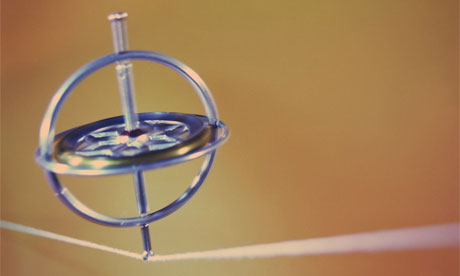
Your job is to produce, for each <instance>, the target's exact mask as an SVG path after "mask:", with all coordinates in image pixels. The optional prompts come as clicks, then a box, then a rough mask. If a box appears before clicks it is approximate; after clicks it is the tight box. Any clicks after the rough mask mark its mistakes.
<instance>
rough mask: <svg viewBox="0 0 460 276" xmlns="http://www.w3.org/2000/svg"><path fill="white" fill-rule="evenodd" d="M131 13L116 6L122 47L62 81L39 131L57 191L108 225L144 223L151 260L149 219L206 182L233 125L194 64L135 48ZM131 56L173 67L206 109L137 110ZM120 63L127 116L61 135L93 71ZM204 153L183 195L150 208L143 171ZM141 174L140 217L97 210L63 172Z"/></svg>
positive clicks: (39, 156) (116, 33)
mask: <svg viewBox="0 0 460 276" xmlns="http://www.w3.org/2000/svg"><path fill="white" fill-rule="evenodd" d="M127 16H128V15H127V13H126V12H117V13H112V14H110V15H109V16H108V19H109V21H110V23H111V28H112V35H113V44H114V49H115V53H113V54H109V55H107V56H103V57H100V58H97V59H95V60H93V61H92V62H90V63H88V64H86V65H84V66H83V67H81V68H80V69H78V70H77V71H76V72H74V73H73V74H72V75H71V76H70V77H69V78H68V79H67V80H65V81H64V83H63V84H62V85H61V86H60V87H59V89H58V90H57V91H56V93H55V94H54V96H53V97H52V99H51V102H50V104H49V105H48V108H47V110H46V112H45V115H44V118H43V121H42V124H41V127H40V134H39V148H38V150H37V152H36V157H35V158H36V161H37V163H38V164H39V165H40V166H41V167H42V168H43V169H44V172H45V175H46V177H47V179H48V181H49V183H50V186H51V188H52V189H53V191H54V193H55V195H56V196H57V197H58V198H59V199H60V200H61V201H62V202H63V203H64V204H65V205H66V206H67V207H68V208H70V209H71V210H72V211H74V212H75V213H77V214H78V215H80V216H82V217H84V218H86V219H88V220H90V221H93V222H96V223H99V224H103V225H108V226H116V227H132V226H138V227H140V229H141V234H142V242H143V248H144V253H143V256H144V259H147V258H148V257H149V256H153V254H154V253H153V251H152V247H151V242H150V233H149V228H148V225H149V223H151V222H153V221H156V220H159V219H161V218H164V217H166V216H168V215H170V214H171V213H173V212H174V211H176V210H177V209H179V208H180V207H181V206H183V205H184V204H185V203H186V202H187V201H188V200H189V199H190V198H191V197H192V196H193V195H194V194H195V193H196V191H197V190H198V189H199V188H200V186H201V184H202V183H203V181H204V179H205V178H206V176H207V175H208V173H209V170H210V169H211V166H212V164H213V161H214V157H215V153H216V149H217V148H218V147H219V146H220V145H222V144H223V143H224V142H225V141H226V140H227V138H228V135H229V130H228V128H227V126H226V125H225V124H224V123H223V122H222V121H220V120H219V118H218V115H217V109H216V105H215V103H214V100H213V98H212V95H211V93H210V91H209V89H208V87H207V86H206V84H205V83H204V81H203V80H202V79H201V78H200V76H199V75H198V74H197V73H195V72H194V71H193V70H192V69H191V68H190V67H188V66H187V65H185V64H183V63H182V62H180V61H178V60H176V59H174V58H172V57H169V56H166V55H163V54H159V53H155V52H150V51H129V50H128V39H127V27H126V19H127ZM131 60H146V61H151V62H155V63H159V64H161V65H164V66H167V67H169V68H171V69H173V70H174V71H176V72H177V73H179V74H180V75H181V76H183V77H184V78H185V79H186V80H187V81H188V82H189V83H190V84H191V86H192V87H193V88H194V90H195V91H196V93H197V94H198V96H199V98H200V100H201V102H202V104H203V106H204V109H205V113H206V115H196V114H184V113H174V112H149V113H137V111H136V102H135V89H134V80H133V69H132V68H133V66H132V63H131ZM111 64H114V65H115V69H116V74H117V80H118V87H119V94H120V99H121V103H122V110H123V116H118V117H113V118H108V119H103V120H100V121H97V122H93V123H90V124H86V125H83V126H79V127H76V128H73V129H70V130H67V131H64V132H62V133H59V134H57V135H55V127H56V120H57V117H58V114H59V112H60V110H61V108H62V105H63V104H64V101H65V99H66V98H67V96H68V95H69V94H70V93H71V92H72V91H73V90H74V88H75V87H76V86H77V85H78V84H79V83H80V82H81V81H83V80H84V79H85V78H86V77H87V76H89V75H90V74H92V73H94V72H95V71H96V70H98V69H100V68H102V67H105V66H108V65H111ZM202 156H204V161H203V164H202V166H201V169H200V171H199V172H198V175H197V176H196V177H195V178H194V180H193V181H192V183H191V185H190V186H189V187H188V188H187V189H186V190H185V192H184V193H183V194H182V195H180V196H179V197H178V198H177V199H176V200H175V201H173V202H171V203H170V204H169V205H167V206H165V207H163V208H162V209H159V210H157V211H154V212H149V210H148V204H147V196H146V188H145V183H144V178H143V171H145V170H151V169H156V168H160V167H165V166H170V165H174V164H178V163H181V162H185V161H189V160H192V159H196V158H198V157H202ZM127 173H130V174H133V176H134V177H133V178H134V187H135V194H136V201H137V208H138V211H139V216H137V217H124V218H120V217H112V216H107V215H104V214H101V213H98V212H97V211H95V210H92V209H90V208H88V207H87V206H85V205H84V204H83V203H82V202H81V201H79V200H78V199H77V198H76V197H75V196H74V195H73V194H72V193H71V192H70V191H69V190H68V189H67V188H66V187H65V186H64V185H62V184H61V182H60V181H59V178H58V175H60V174H67V175H78V176H101V175H113V174H127Z"/></svg>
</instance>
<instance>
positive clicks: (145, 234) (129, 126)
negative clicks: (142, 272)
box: [92, 12, 153, 259]
mask: <svg viewBox="0 0 460 276" xmlns="http://www.w3.org/2000/svg"><path fill="white" fill-rule="evenodd" d="M127 17H128V14H127V13H126V12H121V13H120V12H118V13H112V14H110V15H109V16H108V19H109V21H110V25H111V27H112V37H113V48H114V50H115V53H119V52H122V51H126V50H128V49H129V46H128V30H127V29H128V26H127V23H126V20H127ZM115 70H116V71H117V81H118V90H119V92H120V98H121V106H122V109H123V116H124V119H125V126H124V127H125V131H126V132H127V134H126V135H118V136H117V137H121V138H128V140H127V141H126V142H124V143H118V145H115V148H113V147H112V150H111V151H110V152H112V153H113V152H115V153H116V152H121V153H123V152H126V151H127V150H118V151H114V149H116V147H118V146H121V147H128V148H129V146H130V144H134V143H132V141H131V140H133V139H131V136H132V135H131V133H133V132H135V131H136V130H138V127H139V123H138V118H137V112H136V101H135V98H134V95H135V94H134V93H135V89H134V76H133V64H132V63H131V61H130V60H129V59H125V60H121V61H118V62H117V65H116V66H115ZM141 136H142V135H141ZM137 138H138V137H136V138H135V139H134V140H135V141H134V142H139V141H138V140H139V139H137ZM111 142H112V141H111ZM130 142H131V143H130ZM92 144H93V145H94V143H92ZM120 144H121V145H120ZM97 146H99V145H97ZM130 148H132V147H130ZM134 187H135V190H136V201H137V204H138V209H139V214H141V215H144V214H145V213H146V212H147V209H148V207H147V197H146V195H145V184H144V180H143V175H142V171H136V172H135V173H134ZM141 235H142V243H143V246H144V254H143V257H144V259H148V257H149V256H153V251H152V245H151V244H150V233H149V226H148V225H147V224H144V225H142V226H141Z"/></svg>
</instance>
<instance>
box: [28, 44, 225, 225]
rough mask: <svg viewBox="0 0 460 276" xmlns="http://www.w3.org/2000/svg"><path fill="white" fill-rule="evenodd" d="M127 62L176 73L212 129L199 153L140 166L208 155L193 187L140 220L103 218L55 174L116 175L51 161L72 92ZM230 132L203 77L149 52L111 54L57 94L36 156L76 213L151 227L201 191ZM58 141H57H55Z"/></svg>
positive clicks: (73, 77) (86, 68)
mask: <svg viewBox="0 0 460 276" xmlns="http://www.w3.org/2000/svg"><path fill="white" fill-rule="evenodd" d="M126 59H143V60H149V61H153V62H157V63H160V64H163V65H165V66H167V67H169V68H171V69H173V70H175V71H176V72H178V73H179V74H180V75H182V76H183V77H184V78H185V79H186V80H187V81H189V83H190V84H191V85H192V87H193V88H194V89H195V91H196V92H197V94H198V96H199V97H200V100H201V102H202V104H203V106H204V108H205V111H206V114H207V117H203V118H205V119H206V121H208V122H209V124H210V125H211V126H212V128H211V129H212V138H211V140H210V142H209V143H208V144H207V145H205V146H204V147H201V148H200V149H199V150H196V151H193V150H192V151H191V152H189V153H188V154H185V155H182V156H178V157H174V158H169V159H165V160H162V161H160V162H152V163H145V164H142V165H139V166H137V167H136V168H135V169H136V170H145V169H153V168H157V167H162V166H167V165H172V164H176V163H179V162H184V161H187V160H191V159H194V158H197V157H200V156H203V155H205V154H207V156H206V158H205V160H204V162H203V164H202V167H201V169H200V172H199V173H198V175H197V176H196V177H195V178H194V180H193V182H192V184H191V185H190V186H189V188H188V189H187V190H186V191H185V192H184V193H183V194H182V195H181V196H180V197H178V198H177V199H176V200H175V201H173V202H172V203H170V204H169V205H167V206H166V207H164V208H162V209H160V210H158V211H155V212H152V213H149V214H146V215H143V216H139V217H132V218H116V217H111V216H107V215H103V214H100V213H97V212H96V211H94V210H92V209H90V208H88V207H87V206H85V205H84V204H83V203H81V202H80V201H79V200H78V199H77V198H76V197H74V196H73V195H72V193H71V192H70V191H69V190H68V189H67V188H66V187H64V186H62V185H61V184H60V183H59V180H58V178H57V175H56V173H55V172H58V173H69V174H77V175H103V174H113V173H114V172H111V173H104V170H99V171H98V170H86V171H85V170H81V171H73V170H72V167H71V166H66V165H63V164H59V163H56V162H51V161H52V159H53V158H52V156H53V148H54V138H55V137H54V135H55V128H56V121H57V115H58V113H59V111H60V109H61V107H62V104H63V102H64V100H65V99H66V98H67V96H68V95H69V94H70V93H71V92H72V90H73V89H74V88H75V87H76V86H77V85H78V84H79V83H80V82H81V81H82V80H83V79H85V78H86V77H87V76H88V75H90V74H92V73H93V72H95V71H96V70H98V69H100V68H102V67H104V66H107V65H109V64H112V63H115V62H117V61H121V60H126ZM228 134H229V132H228V128H227V127H226V126H225V124H224V123H223V122H221V121H219V119H218V115H217V110H216V107H215V104H214V100H213V98H212V96H211V93H210V91H209V89H208V87H207V86H206V84H205V83H204V81H203V80H202V79H201V78H200V76H199V75H198V74H197V73H195V72H194V71H193V70H192V69H191V68H190V67H188V66H186V65H185V64H183V63H182V62H180V61H178V60H176V59H174V58H171V57H168V56H165V55H162V54H159V53H154V52H148V51H126V52H121V53H116V54H110V55H107V56H104V57H101V58H98V59H96V60H94V61H92V62H90V63H88V64H87V65H85V66H83V67H81V68H80V69H79V70H77V71H76V72H75V73H73V74H72V75H71V76H70V77H69V78H68V79H67V80H66V81H65V82H64V83H63V84H62V85H61V87H60V88H59V89H58V90H57V92H56V93H55V94H54V96H53V98H52V99H51V102H50V104H49V105H48V108H47V110H46V113H45V116H44V118H43V121H42V124H41V127H40V139H39V149H38V150H37V153H36V160H37V162H38V163H39V164H40V165H41V166H42V167H43V168H44V169H45V174H46V176H47V178H48V180H49V182H50V185H51V188H52V189H53V190H54V192H55V194H56V196H58V197H59V199H60V200H61V201H62V202H64V204H66V205H67V206H68V207H69V208H70V209H71V210H73V211H74V212H75V213H77V214H79V215H81V216H83V217H85V218H87V219H89V220H91V221H94V222H97V223H100V224H104V225H110V226H121V227H127V226H139V225H144V224H148V223H150V222H153V221H155V220H158V219H161V218H163V217H165V216H167V215H169V214H171V213H173V212H174V211H176V210H177V209H179V208H180V207H181V206H182V205H184V204H185V203H186V202H187V201H188V200H189V199H190V198H191V197H192V196H193V195H194V194H195V193H196V191H197V190H198V189H199V187H200V186H201V184H202V183H203V181H204V179H205V178H206V176H207V174H208V173H209V170H210V169H211V166H212V163H213V160H214V157H215V149H216V148H217V147H219V146H220V145H221V144H222V143H223V142H225V141H226V139H227V138H228ZM56 138H58V137H56ZM130 171H132V169H130V170H119V171H117V172H116V173H125V172H130Z"/></svg>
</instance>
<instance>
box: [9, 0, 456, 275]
mask: <svg viewBox="0 0 460 276" xmlns="http://www.w3.org/2000/svg"><path fill="white" fill-rule="evenodd" d="M121 10H123V11H127V12H128V13H129V18H128V32H129V37H130V44H131V49H144V50H150V51H157V52H161V53H165V54H167V55H170V56H173V57H175V58H177V59H179V60H182V61H183V62H184V63H186V64H188V65H189V66H191V67H192V68H193V69H194V70H196V71H197V72H198V73H199V74H200V75H201V77H203V79H204V80H205V81H206V83H207V84H208V86H209V87H210V89H211V91H212V92H213V95H214V97H215V100H216V102H217V106H218V109H219V112H220V117H221V119H222V120H223V121H224V122H226V123H227V124H228V125H229V127H230V128H231V131H232V134H231V137H230V140H229V141H228V143H227V144H226V145H224V146H223V147H222V148H221V149H220V150H219V153H218V157H217V160H216V163H215V166H214V167H213V170H212V171H211V174H210V176H209V177H208V179H207V180H206V182H205V183H204V185H203V187H202V189H201V190H200V191H199V192H198V193H197V194H196V195H195V197H194V198H193V199H192V200H191V201H190V202H189V203H188V204H187V205H185V206H184V207H183V208H182V209H180V210H179V211H178V212H176V213H174V214H173V215H171V216H169V217H167V218H165V219H163V220H161V221H159V222H155V223H153V224H151V237H152V243H153V247H154V250H155V251H156V252H157V253H158V254H168V253H178V252H184V251H197V250H205V249H214V248H221V247H230V246H239V245H247V244H255V243H264V242H274V241H282V240H291V239H303V238H310V237H322V236H330V235H336V234H346V233H355V232H362V231H372V230H378V229H392V228H400V227H410V226H421V225H429V224H437V223H446V222H455V221H459V147H458V143H459V136H458V129H459V116H458V115H459V114H458V105H459V98H458V90H459V82H458V81H459V39H458V37H459V36H458V35H459V29H458V23H459V22H458V14H459V7H458V1H450V0H446V1H434V0H426V1H415V0H408V1H358V0H352V1H338V0H335V1H334V0H330V1H318V0H312V1H310V0H309V1H255V0H249V1H241V0H235V1H210V0H198V1H87V0H84V1H56V0H52V1H43V0H40V1H24V0H14V1H13V0H3V1H2V2H1V58H2V60H1V62H2V63H1V65H2V66H1V69H2V70H1V71H2V72H1V74H2V76H1V77H2V82H1V133H2V137H1V143H2V144H1V145H2V148H1V151H2V153H1V166H2V167H1V217H2V219H4V220H9V221H12V222H16V223H21V224H25V225H28V226H32V227H36V228H40V229H44V230H48V231H52V232H56V233H59V234H63V235H68V236H71V237H75V238H79V239H85V240H89V241H93V242H97V243H102V244H106V245H109V246H113V247H119V248H123V249H126V250H131V251H138V252H140V251H141V250H142V249H141V238H140V232H139V229H136V228H133V229H131V228H130V229H119V228H111V227H103V226H100V225H97V224H93V223H91V222H88V221H86V220H84V219H82V218H80V217H79V216H77V215H75V214H73V213H72V212H71V211H69V210H68V209H67V208H66V207H65V206H64V205H63V204H62V203H61V202H59V200H58V199H57V198H55V197H54V195H53V193H52V192H51V189H50V188H49V187H48V184H47V181H46V180H45V178H44V176H43V173H42V171H41V169H40V168H39V167H38V166H37V165H36V164H35V162H34V158H33V156H34V151H35V149H36V147H37V141H38V128H39V125H40V122H41V119H42V116H43V114H44V111H45V108H46V106H47V104H48V102H49V100H50V98H51V96H52V94H53V93H54V91H55V90H56V89H57V87H58V86H59V85H60V84H61V83H62V82H63V81H64V80H65V78H66V77H67V76H69V75H70V74H71V73H72V72H73V71H75V70H76V69H77V68H79V67H80V66H82V65H83V64H85V63H87V62H89V61H91V60H92V59H94V58H97V57H99V56H102V55H105V54H108V53H110V52H112V41H111V33H110V26H109V23H108V21H107V20H106V16H107V15H108V14H109V13H111V12H114V11H121ZM134 73H135V82H136V88H137V102H138V109H139V111H140V112H148V111H176V112H191V113H200V114H202V113H204V111H203V110H202V107H201V105H200V102H199V100H198V98H197V97H196V95H195V94H194V92H193V90H192V88H191V87H189V86H188V84H187V82H186V81H185V80H183V79H182V78H181V77H180V76H178V75H177V74H176V73H174V72H172V71H171V70H169V69H166V68H163V67H161V66H160V65H156V64H152V63H147V62H135V64H134ZM119 114H121V108H120V104H119V99H118V91H117V83H116V77H115V72H114V69H113V68H112V67H110V68H104V69H102V70H101V71H98V72H97V73H95V74H94V75H92V76H91V77H89V78H88V79H87V80H85V81H84V82H83V83H82V84H81V85H80V86H79V87H78V88H77V89H76V90H75V92H74V93H73V94H72V95H71V96H70V97H69V99H68V100H67V102H66V104H65V105H64V107H63V111H62V112H61V115H60V117H59V121H58V129H59V130H61V131H62V130H65V129H68V128H71V127H74V126H77V125H81V124H83V123H88V122H92V121H96V120H99V119H103V118H106V117H110V116H115V115H119ZM200 162H201V160H197V161H193V162H191V163H186V164H182V165H178V166H174V167H169V168H166V169H163V170H155V171H151V172H148V173H147V176H146V178H147V179H146V181H147V189H148V192H149V202H150V206H151V209H152V210H154V209H157V208H160V207H162V206H163V205H165V204H166V203H168V202H170V201H171V200H173V199H174V198H175V197H177V196H178V195H179V194H180V193H181V192H182V191H183V190H184V189H185V188H186V187H187V185H188V184H189V183H190V182H191V180H192V179H193V177H194V176H195V174H196V172H197V170H198V168H199V166H200ZM63 179H64V183H65V184H66V185H68V186H69V188H70V189H71V190H72V191H73V192H74V193H75V194H76V195H77V196H78V197H80V199H81V200H82V201H84V202H86V203H87V204H88V205H89V206H90V207H92V208H94V209H97V210H99V211H101V212H105V213H107V214H110V215H116V216H130V215H134V214H136V204H135V198H134V189H133V185H132V184H131V176H130V175H123V176H113V177H98V178H78V177H64V178H63ZM1 274H2V275H128V274H129V275H153V274H155V275H184V274H187V275H354V276H357V275H458V274H459V251H458V249H445V250H444V249H443V250H425V251H423V250H422V251H405V252H390V253H373V254H348V255H334V256H316V257H311V256H310V257H297V258H278V259H267V260H241V261H232V260H227V261H188V262H174V263H158V264H145V263H142V262H140V261H136V260H132V259H127V258H124V257H120V256H115V255H112V254H108V253H104V252H98V251H94V250H91V249H87V248H80V247H77V246H73V245H68V244H63V243H59V242H55V241H50V240H45V239H42V238H36V237H32V236H27V235H24V234H19V233H13V232H10V231H4V230H2V231H1Z"/></svg>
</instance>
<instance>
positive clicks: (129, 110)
mask: <svg viewBox="0 0 460 276" xmlns="http://www.w3.org/2000/svg"><path fill="white" fill-rule="evenodd" d="M127 18H128V13H126V12H117V13H112V14H110V15H109V16H108V19H109V21H110V25H111V27H112V38H113V48H114V50H115V53H120V52H124V51H127V50H128V49H129V45H128V26H127V23H126V20H127ZM115 69H116V71H117V80H118V90H119V91H120V98H121V106H122V109H123V116H125V124H126V126H125V128H126V130H127V131H132V130H134V129H136V128H137V114H136V101H135V98H134V95H135V89H134V76H133V64H132V63H131V61H130V60H129V59H125V60H120V61H118V62H117V64H116V66H115Z"/></svg>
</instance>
